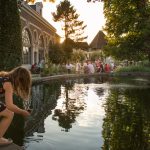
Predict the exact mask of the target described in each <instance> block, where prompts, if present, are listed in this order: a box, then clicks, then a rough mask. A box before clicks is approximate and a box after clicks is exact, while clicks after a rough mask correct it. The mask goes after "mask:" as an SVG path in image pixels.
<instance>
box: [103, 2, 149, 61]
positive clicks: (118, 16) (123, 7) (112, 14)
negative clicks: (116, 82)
mask: <svg viewBox="0 0 150 150" xmlns="http://www.w3.org/2000/svg"><path fill="white" fill-rule="evenodd" d="M104 14H105V17H106V24H105V28H104V29H105V31H106V32H107V40H108V45H107V46H106V48H105V49H106V53H107V54H109V55H113V56H114V57H116V58H118V59H132V60H133V59H134V60H139V59H142V58H144V57H145V56H147V58H149V60H150V44H149V38H148V37H150V28H149V21H150V7H149V2H148V1H147V0H142V1H141V0H135V1H130V0H127V1H120V0H113V1H112V0H109V1H104Z"/></svg>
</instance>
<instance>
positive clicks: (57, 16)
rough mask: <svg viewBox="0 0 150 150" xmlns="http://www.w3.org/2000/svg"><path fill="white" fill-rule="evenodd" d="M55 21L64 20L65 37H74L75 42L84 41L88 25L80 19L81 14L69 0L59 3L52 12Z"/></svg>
mask: <svg viewBox="0 0 150 150" xmlns="http://www.w3.org/2000/svg"><path fill="white" fill-rule="evenodd" d="M52 15H53V18H54V21H55V22H63V23H64V26H63V28H62V29H63V30H64V31H65V39H68V38H70V39H72V40H74V41H75V42H78V41H83V40H84V39H86V38H87V37H85V36H83V34H84V29H85V27H86V25H83V21H79V19H78V18H79V14H77V12H76V9H75V8H74V7H73V6H72V5H71V3H70V2H69V1H68V0H64V1H62V2H60V4H59V5H57V10H56V12H54V13H52Z"/></svg>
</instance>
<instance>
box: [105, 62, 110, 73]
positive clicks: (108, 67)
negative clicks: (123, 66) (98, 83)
mask: <svg viewBox="0 0 150 150" xmlns="http://www.w3.org/2000/svg"><path fill="white" fill-rule="evenodd" d="M105 72H110V65H109V64H105Z"/></svg>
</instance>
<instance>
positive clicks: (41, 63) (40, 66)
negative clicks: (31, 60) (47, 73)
mask: <svg viewBox="0 0 150 150" xmlns="http://www.w3.org/2000/svg"><path fill="white" fill-rule="evenodd" d="M44 64H45V62H44V59H41V61H40V62H39V68H40V72H43V70H44Z"/></svg>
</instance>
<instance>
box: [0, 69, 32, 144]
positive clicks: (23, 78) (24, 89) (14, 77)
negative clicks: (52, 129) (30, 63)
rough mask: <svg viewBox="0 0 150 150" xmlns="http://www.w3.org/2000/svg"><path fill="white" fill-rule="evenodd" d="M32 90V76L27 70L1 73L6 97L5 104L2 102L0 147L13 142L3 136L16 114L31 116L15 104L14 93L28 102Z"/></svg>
mask: <svg viewBox="0 0 150 150" xmlns="http://www.w3.org/2000/svg"><path fill="white" fill-rule="evenodd" d="M30 88H31V75H30V72H29V71H28V70H27V69H25V68H23V67H17V68H15V69H13V70H12V71H10V72H4V71H3V72H0V94H4V95H5V104H4V103H3V102H1V101H0V118H1V120H0V145H7V144H11V143H12V142H13V141H12V140H9V139H6V138H4V137H3V136H4V134H5V132H6V131H7V129H8V127H9V125H10V124H11V121H12V119H13V116H14V113H17V114H20V115H22V116H24V117H28V116H30V113H29V112H28V111H27V110H24V109H20V108H19V107H17V106H16V105H15V104H13V93H15V94H16V95H17V96H19V97H21V98H22V99H23V100H28V99H29V94H30ZM16 132H17V129H16Z"/></svg>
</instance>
